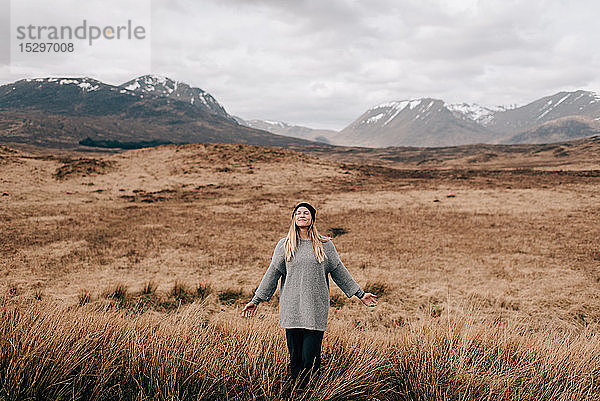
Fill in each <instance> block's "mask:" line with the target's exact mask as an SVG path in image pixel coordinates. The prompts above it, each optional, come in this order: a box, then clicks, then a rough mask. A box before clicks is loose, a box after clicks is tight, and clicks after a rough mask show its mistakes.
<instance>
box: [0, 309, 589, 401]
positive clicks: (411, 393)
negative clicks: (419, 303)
mask: <svg viewBox="0 0 600 401" xmlns="http://www.w3.org/2000/svg"><path fill="white" fill-rule="evenodd" d="M1 306H2V308H1V312H0V315H1V316H0V317H1V319H2V326H1V330H2V331H1V333H2V335H1V336H0V377H1V378H2V386H1V387H0V397H2V398H4V399H7V400H8V399H53V400H67V399H81V400H84V399H85V400H112V399H140V400H141V399H153V400H154V399H155V400H196V399H199V400H276V399H284V398H291V399H311V400H340V399H352V400H373V399H379V400H492V399H493V400H597V399H600V386H599V384H598V373H599V372H600V360H599V359H598V355H599V353H600V341H599V340H598V337H597V335H595V334H593V333H589V332H585V331H584V332H580V333H579V334H573V335H560V336H558V335H555V334H552V333H550V332H543V333H537V334H531V333H527V330H522V328H521V330H519V328H518V327H514V326H512V327H511V326H500V325H495V326H490V325H488V324H485V323H481V322H475V321H474V319H472V318H470V317H468V316H461V317H460V318H452V317H448V318H443V319H438V320H435V319H428V320H424V321H421V322H418V323H415V324H410V325H407V326H404V327H402V328H400V329H398V330H396V331H395V332H393V333H388V334H387V335H385V334H383V333H377V332H375V333H370V332H365V331H347V330H346V329H344V328H343V326H341V325H336V327H335V328H332V329H331V330H330V331H328V332H327V333H326V335H325V338H324V344H323V351H322V358H323V366H322V368H321V372H320V374H319V376H318V377H316V378H314V379H313V381H312V382H311V383H309V386H308V388H307V389H306V390H305V391H298V390H297V389H295V388H292V387H291V384H290V383H289V382H287V380H286V363H287V360H286V348H285V340H284V336H282V335H281V332H280V329H275V328H273V327H272V326H271V325H270V324H266V323H265V322H264V321H260V320H255V321H242V320H241V319H239V318H237V319H236V317H235V315H232V314H220V315H218V316H213V317H211V316H209V314H207V313H206V312H205V311H204V308H203V304H202V303H195V304H193V305H191V306H188V307H185V308H183V309H181V310H179V311H177V312H176V313H171V314H162V315H160V314H154V313H144V314H135V313H127V312H124V311H122V310H104V311H98V310H96V309H90V308H88V307H77V308H66V307H64V306H58V305H55V304H52V303H44V302H37V303H30V304H20V305H19V304H13V303H10V302H7V301H6V300H4V301H3V302H2V305H1Z"/></svg>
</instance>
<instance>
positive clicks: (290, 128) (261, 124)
mask: <svg viewBox="0 0 600 401" xmlns="http://www.w3.org/2000/svg"><path fill="white" fill-rule="evenodd" d="M234 118H235V120H236V121H237V122H238V123H239V124H241V125H245V126H247V127H251V128H256V129H261V130H264V131H268V132H272V133H273V134H277V135H285V136H292V137H295V138H302V139H308V140H310V141H317V142H323V143H329V144H331V143H334V142H333V140H334V138H335V136H336V135H337V133H338V132H337V131H334V130H327V129H314V128H309V127H303V126H301V125H291V124H288V123H285V122H282V121H272V120H244V119H243V118H241V117H234Z"/></svg>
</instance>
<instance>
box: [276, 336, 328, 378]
mask: <svg viewBox="0 0 600 401" xmlns="http://www.w3.org/2000/svg"><path fill="white" fill-rule="evenodd" d="M324 333H325V332H324V331H320V330H308V329H285V337H286V339H287V346H288V350H289V352H290V374H291V376H292V379H293V380H296V379H297V377H298V375H300V373H302V382H301V383H300V385H301V386H304V385H305V384H306V381H307V380H308V374H309V372H310V371H311V369H312V371H313V372H316V371H317V370H318V369H319V366H321V343H322V341H323V334H324Z"/></svg>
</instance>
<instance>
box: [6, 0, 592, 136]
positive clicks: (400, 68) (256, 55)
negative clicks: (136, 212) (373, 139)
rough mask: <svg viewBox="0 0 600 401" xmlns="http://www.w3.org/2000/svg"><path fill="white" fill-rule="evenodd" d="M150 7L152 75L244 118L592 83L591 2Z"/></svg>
mask: <svg viewBox="0 0 600 401" xmlns="http://www.w3.org/2000/svg"><path fill="white" fill-rule="evenodd" d="M40 1H41V0H40ZM152 11H153V12H152V15H153V21H152V22H153V23H152V42H153V46H152V56H153V64H152V69H153V71H152V72H154V73H160V74H164V75H168V76H170V77H172V78H174V79H179V80H182V81H186V82H188V83H190V84H192V85H194V86H199V87H201V88H203V89H205V90H207V91H209V92H210V93H212V94H213V95H214V96H215V97H216V98H217V99H218V100H219V101H220V102H221V103H222V104H223V105H224V107H225V108H226V109H227V110H228V111H229V112H231V113H234V114H238V115H240V116H241V117H244V118H268V119H277V120H283V121H287V122H290V123H302V124H305V125H309V126H315V127H334V128H343V126H344V125H346V124H348V123H349V122H351V121H352V120H354V119H355V118H356V117H358V115H359V114H361V113H362V112H363V111H364V110H365V109H367V108H369V107H371V106H373V105H375V104H377V103H380V102H385V101H389V100H396V99H406V98H414V97H424V96H429V97H437V98H442V99H444V100H447V101H450V102H458V101H460V102H462V101H467V102H479V103H481V104H484V105H495V104H500V103H504V104H508V103H519V104H522V103H524V102H527V101H530V100H533V99H535V98H537V97H540V96H544V95H548V94H551V93H554V92H556V91H558V90H564V89H567V90H572V89H578V88H584V89H592V90H593V89H596V90H597V89H599V88H598V87H597V85H600V77H599V76H598V74H597V71H598V70H599V67H600V55H599V54H598V53H597V52H596V51H595V50H594V49H595V38H597V37H598V33H599V32H598V30H600V28H599V27H598V24H597V23H596V21H595V16H596V15H598V12H599V11H600V3H596V2H594V1H592V0H581V1H578V2H571V3H568V4H567V3H566V2H563V1H561V0H529V1H526V0H504V1H500V0H479V1H476V0H472V1H471V0H452V1H444V0H422V1H417V0H403V1H397V0H370V1H366V0H330V1H322V0H300V1H298V0H203V1H201V2H198V1H193V0H168V1H167V0H153V2H152ZM90 12H93V10H90ZM108 68H110V67H109V66H106V67H102V66H101V65H100V64H99V63H93V64H90V65H89V70H90V71H91V72H94V73H95V74H96V76H95V77H96V78H97V79H100V80H105V81H107V82H113V83H115V82H118V83H121V82H124V81H126V80H128V79H131V78H132V77H133V76H134V75H140V74H142V73H146V72H144V71H127V70H123V69H114V68H113V69H108ZM37 71H38V73H39V75H43V68H39V69H38V70H37ZM27 73H31V71H28V72H27ZM18 78H21V77H18ZM0 79H1V80H2V81H4V82H7V81H12V80H15V79H17V77H16V76H15V75H10V74H8V73H7V72H6V71H5V70H4V69H0Z"/></svg>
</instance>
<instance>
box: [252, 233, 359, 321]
mask: <svg viewBox="0 0 600 401" xmlns="http://www.w3.org/2000/svg"><path fill="white" fill-rule="evenodd" d="M284 243H285V238H282V239H280V240H279V242H278V243H277V245H276V246H275V251H274V252H273V257H272V259H271V264H270V265H269V268H268V269H267V272H266V273H265V275H264V276H263V278H262V280H261V282H260V284H259V286H258V289H257V290H256V292H255V293H254V297H253V298H252V302H254V303H256V304H258V303H260V302H261V301H268V300H270V299H271V297H272V296H273V293H274V292H275V290H276V289H277V282H278V280H279V278H281V287H280V290H279V292H280V296H279V325H280V326H281V327H282V328H286V329H292V328H304V329H311V330H321V331H325V329H326V328H327V316H328V313H329V297H330V293H329V275H331V278H332V279H333V281H334V282H335V283H336V284H337V285H338V287H340V289H341V290H342V291H343V292H344V294H346V296H347V297H348V298H351V297H352V296H353V295H356V296H357V297H359V298H362V297H363V295H364V291H363V290H362V289H361V288H360V285H358V283H357V282H356V281H354V279H353V278H352V276H351V275H350V273H349V272H348V270H347V269H346V267H345V266H344V264H343V263H342V261H341V260H340V257H339V255H338V253H337V251H336V249H335V246H333V242H331V240H329V241H327V242H325V243H323V248H324V250H325V260H324V261H323V262H322V263H319V262H317V258H316V257H315V253H314V251H313V247H312V241H311V240H310V239H302V238H300V239H298V248H297V250H296V253H295V255H294V257H293V258H292V260H291V261H289V262H287V261H286V260H285V249H284Z"/></svg>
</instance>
